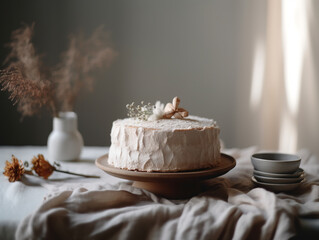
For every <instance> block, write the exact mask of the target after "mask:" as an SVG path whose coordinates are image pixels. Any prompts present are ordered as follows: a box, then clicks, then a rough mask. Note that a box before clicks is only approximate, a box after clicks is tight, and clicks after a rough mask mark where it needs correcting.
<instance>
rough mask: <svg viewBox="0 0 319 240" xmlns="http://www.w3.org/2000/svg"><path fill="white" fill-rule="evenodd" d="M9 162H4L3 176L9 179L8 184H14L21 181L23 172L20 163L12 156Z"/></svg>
mask: <svg viewBox="0 0 319 240" xmlns="http://www.w3.org/2000/svg"><path fill="white" fill-rule="evenodd" d="M11 161H12V162H8V161H6V165H5V167H4V172H3V174H4V175H5V176H6V177H8V178H9V182H15V181H18V180H20V179H21V177H22V175H23V174H24V172H25V170H24V167H23V163H22V161H19V160H18V159H17V158H16V157H15V156H14V155H12V157H11Z"/></svg>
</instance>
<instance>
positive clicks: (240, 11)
mask: <svg viewBox="0 0 319 240" xmlns="http://www.w3.org/2000/svg"><path fill="white" fill-rule="evenodd" d="M273 2H274V1H271V0H270V1H263V0H259V1H255V0H240V1H238V0H218V1H217V0H216V1H213V0H211V1H208V0H207V1H191V0H189V1H188V0H176V1H171V0H162V1H147V0H135V1H121V0H117V1H106V0H105V1H102V0H101V1H96V0H95V1H82V0H80V1H79V0H69V1H42V0H38V1H1V2H0V29H1V32H0V61H1V62H3V60H4V58H5V56H6V54H7V53H8V51H9V50H8V49H6V48H5V47H3V46H4V44H5V43H7V42H9V41H10V34H11V32H12V31H13V30H14V29H17V28H19V27H20V26H21V23H28V24H31V23H32V22H35V35H34V44H35V47H36V49H37V51H38V52H39V53H43V54H44V61H45V62H46V64H48V65H50V64H55V63H57V62H58V61H59V54H60V53H61V52H62V51H63V50H65V49H66V47H67V36H68V35H69V34H70V33H74V32H78V31H83V32H84V33H85V34H87V36H89V35H90V33H92V31H93V30H94V29H95V28H97V27H98V26H100V25H104V27H105V29H107V30H108V31H109V32H110V33H111V38H112V42H113V47H114V49H115V50H116V51H117V52H118V54H119V55H118V57H117V58H116V60H115V61H114V62H113V64H112V66H111V68H110V69H108V70H106V69H102V70H99V71H96V73H95V75H94V76H95V79H96V81H95V86H94V91H93V92H83V94H81V95H80V96H79V98H78V101H77V104H76V107H75V111H76V112H77V114H78V117H79V130H80V132H81V133H82V135H83V138H84V141H85V144H86V145H98V146H107V145H109V144H110V139H109V133H110V130H111V126H112V121H114V120H115V119H118V118H123V117H125V116H126V109H125V105H126V104H127V103H130V102H132V101H135V102H137V101H141V100H144V101H150V102H155V101H156V100H161V101H162V102H168V101H171V99H172V98H173V97H174V96H179V97H180V98H181V105H182V107H184V108H186V109H187V110H189V112H190V113H191V114H193V115H200V116H205V117H209V118H214V119H215V120H216V121H217V122H218V124H219V126H220V128H221V137H222V139H223V141H224V142H225V144H226V146H227V147H246V146H250V145H257V146H260V147H261V148H266V149H274V150H277V149H279V150H281V151H292V152H293V151H296V150H297V149H300V148H308V149H310V150H311V151H312V152H314V153H316V154H318V155H319V150H318V147H317V146H318V142H319V136H318V135H319V128H318V122H319V121H318V119H319V117H318V116H319V114H318V110H319V102H318V92H319V91H318V90H319V87H318V81H317V77H316V76H317V75H318V72H317V71H318V70H317V69H316V68H315V66H318V62H319V48H318V47H319V46H318V44H317V43H318V37H319V35H318V34H319V31H318V30H317V29H318V28H317V27H318V23H319V15H318V14H317V15H318V16H316V14H314V13H316V12H318V11H316V9H317V10H319V2H318V1H304V2H306V3H307V9H308V10H309V9H310V10H309V11H308V10H307V13H309V14H308V15H307V16H306V17H307V19H308V20H309V21H308V23H309V24H308V25H307V29H308V30H309V32H308V33H309V34H308V37H309V38H308V40H309V41H308V45H307V46H308V48H307V49H308V50H309V51H310V50H311V53H312V55H311V58H305V61H303V66H309V65H311V66H314V67H313V68H311V69H310V70H309V68H306V67H304V68H303V71H302V76H301V87H300V91H299V95H300V98H299V99H300V100H299V105H298V106H299V107H298V110H299V111H298V112H297V114H296V115H295V116H294V118H293V121H292V122H293V125H292V128H293V130H294V131H295V132H296V133H297V136H296V135H294V136H295V138H296V139H297V140H296V141H297V142H296V144H295V146H294V147H292V148H291V147H285V146H282V145H280V144H279V139H280V136H279V135H280V128H282V127H284V125H285V122H284V124H282V123H283V121H281V119H280V116H281V115H280V116H279V113H280V112H282V111H283V109H282V108H278V107H277V106H278V103H276V102H273V103H271V104H272V105H271V104H267V103H268V101H270V100H271V99H272V98H273V94H274V93H273V92H272V91H271V90H269V87H268V90H267V91H266V90H265V91H263V86H267V81H269V76H268V78H267V77H265V80H264V83H263V85H261V91H258V92H257V93H256V92H255V95H256V94H257V95H262V98H261V99H262V100H261V101H260V102H259V103H256V101H255V102H254V100H256V98H257V99H258V98H259V97H258V96H255V95H254V93H252V92H253V90H254V88H255V87H253V85H254V78H256V74H257V77H258V74H260V76H261V75H264V73H263V72H262V71H258V67H257V68H256V61H257V63H258V60H256V46H258V44H259V43H261V44H263V46H266V47H264V49H266V50H265V52H267V51H268V50H269V46H268V45H269V41H268V40H269V37H271V36H272V35H271V34H270V32H271V30H269V26H273V25H276V23H275V24H274V23H271V22H270V20H271V19H272V13H274V12H275V13H276V12H278V11H280V9H278V6H277V5H276V4H275V5H274V4H272V3H273ZM277 2H279V1H277ZM279 24H280V23H279ZM277 25H278V24H277ZM267 33H268V35H267ZM267 46H268V47H267ZM267 49H268V50H267ZM265 52H264V54H263V56H265ZM266 55H267V54H266ZM266 57H269V55H267V56H266ZM309 59H310V60H309ZM267 61H268V62H269V61H271V60H269V59H268V60H267ZM267 61H266V62H267ZM304 62H305V63H304ZM316 63H317V64H316ZM256 69H257V70H256ZM265 69H266V71H271V68H267V67H266V68H265ZM276 81H278V82H280V81H281V80H280V79H277V80H276ZM286 87H287V86H286ZM274 88H275V89H276V92H277V95H278V94H279V96H282V99H285V89H284V87H283V86H282V84H277V85H274ZM270 89H271V86H270ZM279 99H280V98H279ZM272 108H274V109H276V111H268V112H270V113H269V114H265V111H264V110H265V109H272ZM0 109H1V116H0V144H1V145H46V141H47V136H48V135H49V133H50V131H51V129H52V118H51V117H50V116H48V115H47V114H46V113H43V114H42V115H41V116H37V117H32V118H25V119H23V121H21V116H20V115H19V113H17V111H16V109H15V107H13V106H12V104H11V102H10V101H9V100H8V94H7V93H4V92H0ZM266 113H267V111H266ZM265 119H270V120H268V122H269V121H270V122H272V124H269V123H267V120H265ZM273 123H274V124H273ZM287 138H288V139H289V134H288V135H287Z"/></svg>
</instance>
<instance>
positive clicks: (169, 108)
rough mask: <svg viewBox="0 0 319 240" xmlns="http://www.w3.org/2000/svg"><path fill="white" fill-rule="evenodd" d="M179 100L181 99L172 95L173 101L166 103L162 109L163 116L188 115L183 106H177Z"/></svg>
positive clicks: (182, 116) (176, 116) (180, 116)
mask: <svg viewBox="0 0 319 240" xmlns="http://www.w3.org/2000/svg"><path fill="white" fill-rule="evenodd" d="M180 102H181V100H180V99H179V98H178V97H174V99H173V102H172V103H167V104H166V106H165V109H164V112H165V115H164V117H165V118H171V117H173V116H174V117H175V118H179V119H182V118H184V117H187V116H188V111H187V110H185V109H184V108H179V107H178V106H179V103H180Z"/></svg>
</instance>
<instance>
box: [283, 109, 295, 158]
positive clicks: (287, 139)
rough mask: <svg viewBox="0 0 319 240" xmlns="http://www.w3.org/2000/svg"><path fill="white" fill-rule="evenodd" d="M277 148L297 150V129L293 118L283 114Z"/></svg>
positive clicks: (291, 151)
mask: <svg viewBox="0 0 319 240" xmlns="http://www.w3.org/2000/svg"><path fill="white" fill-rule="evenodd" d="M281 123H282V124H281V128H280V137H279V150H280V151H283V152H290V153H294V152H296V150H297V143H298V141H297V139H298V131H297V128H296V124H295V121H294V119H293V118H292V117H291V116H289V115H288V114H284V115H283V118H282V122H281Z"/></svg>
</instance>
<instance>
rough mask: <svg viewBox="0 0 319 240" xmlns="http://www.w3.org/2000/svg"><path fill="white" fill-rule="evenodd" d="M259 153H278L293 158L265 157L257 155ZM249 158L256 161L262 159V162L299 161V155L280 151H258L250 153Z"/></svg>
mask: <svg viewBox="0 0 319 240" xmlns="http://www.w3.org/2000/svg"><path fill="white" fill-rule="evenodd" d="M259 155H280V156H290V157H293V158H294V159H287V160H286V159H284V160H283V159H265V157H264V158H261V157H258V156H259ZM251 159H253V160H257V161H262V162H274V161H275V162H276V163H291V162H300V161H301V157H300V156H299V155H297V154H291V153H280V152H260V153H254V154H253V155H251Z"/></svg>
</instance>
